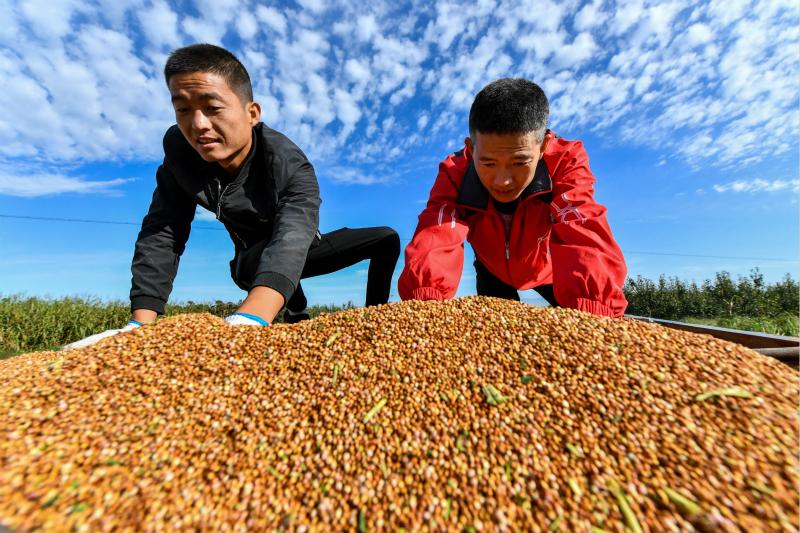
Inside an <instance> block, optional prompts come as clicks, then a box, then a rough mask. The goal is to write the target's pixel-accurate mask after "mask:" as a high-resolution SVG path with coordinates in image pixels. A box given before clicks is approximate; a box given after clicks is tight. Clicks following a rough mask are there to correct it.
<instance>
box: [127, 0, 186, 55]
mask: <svg viewBox="0 0 800 533" xmlns="http://www.w3.org/2000/svg"><path fill="white" fill-rule="evenodd" d="M137 16H138V18H139V24H140V25H141V27H142V31H143V32H144V34H145V37H147V40H148V41H149V42H150V44H151V45H152V46H153V47H155V48H161V47H162V46H169V47H176V46H178V45H179V44H180V36H179V35H178V15H177V14H176V13H175V12H174V11H172V9H170V7H169V4H167V3H166V2H165V1H164V0H155V1H154V2H153V3H152V4H151V5H150V6H149V7H148V8H145V9H142V10H139V11H138V12H137Z"/></svg>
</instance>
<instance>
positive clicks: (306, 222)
mask: <svg viewBox="0 0 800 533" xmlns="http://www.w3.org/2000/svg"><path fill="white" fill-rule="evenodd" d="M273 173H274V174H273V175H274V176H276V178H277V179H276V186H277V194H278V205H277V209H276V212H275V225H274V229H273V231H272V237H271V239H270V241H269V243H268V244H267V246H266V247H265V248H264V250H263V252H262V253H261V258H260V259H259V264H258V268H257V270H256V274H255V277H254V278H253V286H254V287H255V286H264V287H270V288H272V289H275V290H276V291H278V292H279V293H281V295H283V298H284V301H285V302H288V301H289V298H290V297H291V296H292V294H293V293H294V291H295V289H296V288H297V284H298V283H299V281H300V275H301V274H302V273H303V267H304V266H305V263H306V257H307V256H308V248H309V246H311V241H312V240H313V239H314V235H315V234H316V232H317V229H318V227H319V206H320V203H321V200H320V197H319V184H318V183H317V177H316V175H315V174H314V167H313V166H311V163H309V162H308V159H306V157H305V155H304V154H303V153H302V152H301V151H300V150H299V149H293V150H289V151H285V152H284V153H282V154H275V155H274V158H273Z"/></svg>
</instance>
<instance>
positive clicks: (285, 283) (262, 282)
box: [252, 272, 296, 305]
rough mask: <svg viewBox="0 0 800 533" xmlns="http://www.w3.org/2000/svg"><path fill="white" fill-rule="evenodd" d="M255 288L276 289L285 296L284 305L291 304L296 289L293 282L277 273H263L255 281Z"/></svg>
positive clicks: (257, 275)
mask: <svg viewBox="0 0 800 533" xmlns="http://www.w3.org/2000/svg"><path fill="white" fill-rule="evenodd" d="M252 286H253V287H269V288H270V289H275V290H276V291H278V292H279V293H281V296H283V305H286V304H287V303H288V302H289V298H291V296H292V294H294V291H295V289H296V287H295V285H294V283H292V280H290V279H289V278H287V277H286V276H284V275H283V274H279V273H277V272H261V273H260V274H256V277H255V279H253V285H252Z"/></svg>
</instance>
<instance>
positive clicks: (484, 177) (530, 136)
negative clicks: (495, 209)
mask: <svg viewBox="0 0 800 533" xmlns="http://www.w3.org/2000/svg"><path fill="white" fill-rule="evenodd" d="M549 140H550V137H549V136H545V139H544V142H542V143H538V142H536V135H535V134H534V132H529V133H502V134H498V133H480V132H475V136H474V138H472V139H467V146H468V147H469V149H470V151H471V152H472V158H473V161H474V162H475V170H476V171H477V172H478V178H480V180H481V183H483V186H484V187H486V189H487V190H488V191H489V194H491V195H492V198H494V199H495V200H497V201H498V202H511V201H513V200H516V199H517V198H519V196H520V195H521V194H522V191H523V190H525V187H527V186H528V184H530V182H531V181H533V176H534V174H535V173H536V165H537V164H538V163H539V159H541V158H542V154H543V153H544V150H545V148H546V147H547V143H548V141H549Z"/></svg>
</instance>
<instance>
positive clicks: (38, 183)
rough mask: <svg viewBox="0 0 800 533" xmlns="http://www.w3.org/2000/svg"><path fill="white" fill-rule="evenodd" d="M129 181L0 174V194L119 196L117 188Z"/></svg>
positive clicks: (30, 196) (25, 196) (55, 175)
mask: <svg viewBox="0 0 800 533" xmlns="http://www.w3.org/2000/svg"><path fill="white" fill-rule="evenodd" d="M129 181H131V180H130V179H125V178H117V179H112V180H106V181H90V180H87V179H84V178H81V177H73V176H67V175H65V174H24V175H19V176H17V175H12V174H5V173H2V174H0V194H4V195H8V196H20V197H23V198H33V197H37V196H51V195H56V194H64V193H79V194H120V191H119V186H120V185H122V184H124V183H128V182H129Z"/></svg>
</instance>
